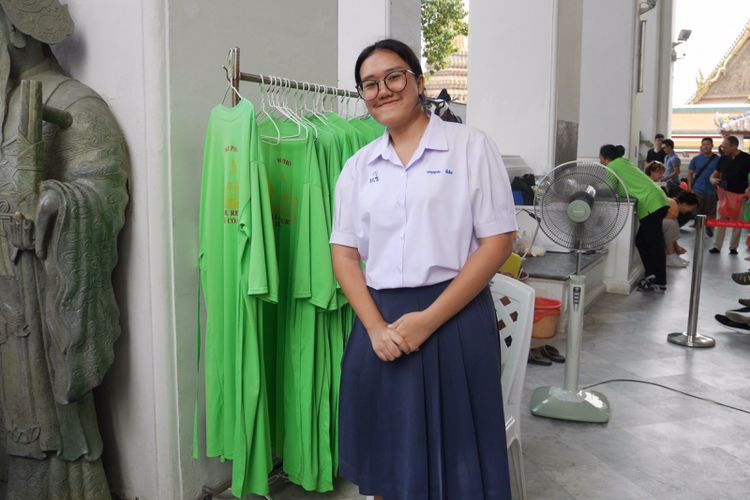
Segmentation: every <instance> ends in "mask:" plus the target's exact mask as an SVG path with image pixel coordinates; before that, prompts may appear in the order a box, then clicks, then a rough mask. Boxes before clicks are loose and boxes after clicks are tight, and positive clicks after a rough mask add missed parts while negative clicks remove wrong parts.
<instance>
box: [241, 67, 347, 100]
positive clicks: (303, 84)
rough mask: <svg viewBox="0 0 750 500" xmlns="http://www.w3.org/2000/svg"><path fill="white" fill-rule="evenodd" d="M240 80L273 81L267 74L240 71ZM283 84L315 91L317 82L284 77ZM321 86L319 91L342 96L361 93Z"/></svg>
mask: <svg viewBox="0 0 750 500" xmlns="http://www.w3.org/2000/svg"><path fill="white" fill-rule="evenodd" d="M240 80H242V81H245V82H255V83H267V84H268V83H271V79H270V78H268V77H267V76H261V75H255V74H253V73H240ZM283 85H284V86H285V87H291V88H293V89H300V90H307V91H309V92H315V90H316V89H315V84H310V83H307V82H298V81H296V80H289V79H286V78H284V79H283ZM320 87H321V88H320V89H319V90H318V91H319V92H325V93H329V94H334V93H335V95H337V96H340V97H359V94H357V93H356V92H354V91H353V90H345V89H337V88H335V87H329V86H327V85H321V86H320Z"/></svg>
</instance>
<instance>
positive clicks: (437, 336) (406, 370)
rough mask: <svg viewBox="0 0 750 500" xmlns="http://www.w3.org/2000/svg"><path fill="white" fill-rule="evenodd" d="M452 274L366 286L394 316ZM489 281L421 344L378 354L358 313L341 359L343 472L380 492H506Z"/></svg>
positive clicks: (477, 499)
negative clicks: (398, 353)
mask: <svg viewBox="0 0 750 500" xmlns="http://www.w3.org/2000/svg"><path fill="white" fill-rule="evenodd" d="M449 283H450V282H444V283H439V284H437V285H431V286H425V287H419V288H401V289H393V290H373V289H370V294H371V295H372V297H373V299H374V300H375V303H376V304H377V306H378V309H379V310H380V312H381V314H382V315H383V318H384V319H385V320H386V321H387V322H389V323H392V322H394V321H396V320H397V319H398V318H399V317H401V316H402V315H404V314H406V313H408V312H414V311H420V310H423V309H425V308H427V307H428V306H429V305H430V304H431V303H432V302H433V301H434V300H435V299H436V298H437V297H438V296H439V295H440V294H441V293H442V292H443V290H445V288H446V287H447V286H448V284H449ZM495 318H496V317H495V309H494V306H493V304H492V297H491V295H490V291H489V288H487V289H485V290H484V291H482V292H481V293H480V294H479V295H478V296H477V297H476V298H475V299H474V300H473V301H472V302H471V303H470V304H469V305H467V306H466V307H465V308H464V309H463V310H462V311H461V312H460V313H458V314H457V315H456V316H455V317H454V318H453V319H451V320H450V321H448V322H447V323H446V324H444V325H443V326H442V327H441V328H440V329H439V330H438V331H436V332H435V333H434V334H433V335H432V336H431V337H430V338H429V339H428V340H427V341H426V342H425V343H424V344H423V345H422V346H421V348H420V350H419V351H417V352H415V353H413V354H409V355H405V356H402V357H401V358H399V359H397V360H396V361H393V362H384V361H381V360H380V359H379V358H378V357H377V355H376V354H375V352H374V351H373V350H372V345H371V343H370V338H369V336H368V335H367V331H366V330H365V329H364V327H363V326H362V323H361V322H360V321H359V319H357V320H356V322H355V324H354V328H353V330H352V333H351V336H350V338H349V341H348V343H347V346H346V351H345V353H344V358H343V361H342V374H341V393H340V394H341V399H340V407H339V424H340V437H339V452H340V474H341V476H343V477H345V478H347V479H348V480H350V481H351V482H353V483H354V484H356V485H358V486H359V491H360V493H361V494H363V495H382V496H383V498H384V500H499V499H503V500H505V499H510V498H511V495H510V480H509V475H508V459H507V452H506V445H505V419H504V417H503V399H502V389H501V385H500V340H499V336H498V331H497V323H496V319H495Z"/></svg>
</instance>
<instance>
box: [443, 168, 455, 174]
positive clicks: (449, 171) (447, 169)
mask: <svg viewBox="0 0 750 500" xmlns="http://www.w3.org/2000/svg"><path fill="white" fill-rule="evenodd" d="M445 173H446V174H448V175H453V170H451V169H449V168H446V169H445Z"/></svg>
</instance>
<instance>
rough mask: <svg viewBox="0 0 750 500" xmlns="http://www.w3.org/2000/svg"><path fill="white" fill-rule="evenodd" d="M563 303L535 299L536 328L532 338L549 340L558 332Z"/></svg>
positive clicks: (541, 298) (532, 332)
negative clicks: (558, 321)
mask: <svg viewBox="0 0 750 500" xmlns="http://www.w3.org/2000/svg"><path fill="white" fill-rule="evenodd" d="M561 309H562V303H561V302H560V301H559V300H554V299H545V298H544V297H537V298H536V299H534V328H533V329H532V331H531V336H532V337H534V338H535V339H548V338H550V337H552V336H554V335H555V331H557V320H558V319H559V318H560V310H561Z"/></svg>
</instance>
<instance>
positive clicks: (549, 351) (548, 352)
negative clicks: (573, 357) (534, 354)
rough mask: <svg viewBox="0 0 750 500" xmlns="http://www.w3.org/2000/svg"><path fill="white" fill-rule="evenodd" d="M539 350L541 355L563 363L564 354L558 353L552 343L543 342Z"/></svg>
mask: <svg viewBox="0 0 750 500" xmlns="http://www.w3.org/2000/svg"><path fill="white" fill-rule="evenodd" d="M539 351H540V352H541V353H542V356H544V357H545V358H549V359H551V360H552V361H554V362H555V363H565V356H563V355H562V354H560V351H558V350H557V348H556V347H555V346H553V345H549V344H544V345H543V346H542V347H540V348H539Z"/></svg>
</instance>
